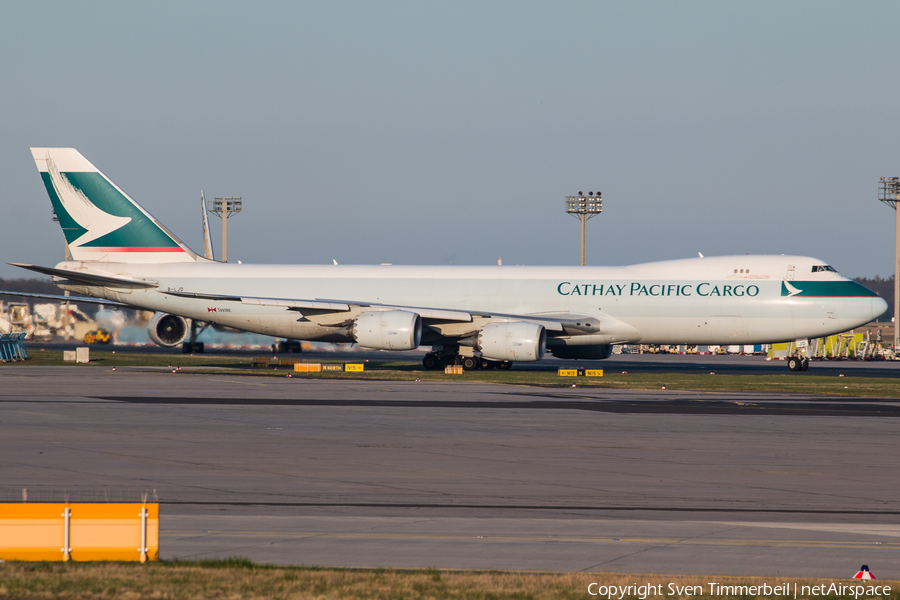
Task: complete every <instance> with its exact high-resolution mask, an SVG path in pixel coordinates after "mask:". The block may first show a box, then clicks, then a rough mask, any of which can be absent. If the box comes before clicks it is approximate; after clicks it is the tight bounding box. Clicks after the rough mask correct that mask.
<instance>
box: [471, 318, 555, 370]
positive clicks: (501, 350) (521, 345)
mask: <svg viewBox="0 0 900 600" xmlns="http://www.w3.org/2000/svg"><path fill="white" fill-rule="evenodd" d="M475 347H476V348H477V349H478V350H480V351H481V356H482V357H483V358H486V359H488V360H500V361H535V360H541V358H543V356H544V350H546V348H547V332H546V331H545V330H544V326H543V325H538V324H537V323H525V322H523V321H516V322H513V323H491V324H490V325H485V326H484V327H483V328H482V329H481V331H479V332H478V335H477V336H476V338H475Z"/></svg>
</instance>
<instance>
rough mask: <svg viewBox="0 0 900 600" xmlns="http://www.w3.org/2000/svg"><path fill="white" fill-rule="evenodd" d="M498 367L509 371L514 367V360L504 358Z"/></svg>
mask: <svg viewBox="0 0 900 600" xmlns="http://www.w3.org/2000/svg"><path fill="white" fill-rule="evenodd" d="M497 368H498V369H503V370H504V371H509V370H510V369H512V361H509V360H504V361H503V362H502V363H500V364H499V365H497Z"/></svg>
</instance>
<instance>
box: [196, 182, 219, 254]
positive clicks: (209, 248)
mask: <svg viewBox="0 0 900 600" xmlns="http://www.w3.org/2000/svg"><path fill="white" fill-rule="evenodd" d="M200 212H202V213H203V252H204V256H206V258H208V259H209V260H216V256H215V253H213V245H212V236H211V235H210V233H209V211H208V210H206V196H204V195H203V190H200Z"/></svg>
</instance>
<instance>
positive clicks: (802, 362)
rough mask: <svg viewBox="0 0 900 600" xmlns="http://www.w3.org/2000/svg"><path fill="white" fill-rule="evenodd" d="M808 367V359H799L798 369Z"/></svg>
mask: <svg viewBox="0 0 900 600" xmlns="http://www.w3.org/2000/svg"><path fill="white" fill-rule="evenodd" d="M808 368H809V359H808V358H803V359H801V360H800V370H801V371H805V370H807V369H808Z"/></svg>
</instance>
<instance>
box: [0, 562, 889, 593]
mask: <svg viewBox="0 0 900 600" xmlns="http://www.w3.org/2000/svg"><path fill="white" fill-rule="evenodd" d="M851 570H852V568H851ZM592 583H596V584H597V585H600V586H617V587H620V588H621V587H625V586H631V585H637V586H640V585H651V586H656V589H655V591H656V592H660V591H661V592H662V594H661V595H660V594H655V595H654V594H648V592H649V590H648V589H645V591H644V593H643V595H645V597H646V598H647V599H648V600H649V599H654V600H656V599H659V598H667V599H670V600H675V599H679V598H688V597H694V598H696V596H698V595H699V594H696V591H697V590H694V592H695V594H694V595H693V596H691V595H690V594H688V593H686V592H687V590H686V587H685V586H701V589H702V592H703V593H702V597H703V598H706V599H711V600H718V599H719V598H727V599H728V600H735V599H740V600H750V599H751V598H763V597H771V598H773V599H775V598H779V599H782V598H792V597H793V593H791V594H790V595H789V596H788V595H780V596H775V595H770V596H765V595H763V594H760V593H756V594H747V593H727V594H723V593H721V591H722V590H721V589H718V591H719V592H720V593H716V591H717V588H711V587H710V583H717V584H719V585H721V586H748V587H749V586H761V585H763V584H764V583H767V584H769V585H770V586H776V585H784V584H785V583H787V584H789V585H790V586H791V587H790V589H791V590H793V585H794V584H796V585H797V592H798V593H797V598H810V599H813V598H815V599H817V600H821V598H822V596H825V594H822V595H814V594H813V593H812V592H811V588H812V586H823V585H824V586H826V587H825V588H822V589H825V590H827V586H829V585H831V584H837V585H839V586H840V585H849V586H857V585H863V586H874V585H880V586H889V587H890V592H889V593H887V594H884V593H882V594H881V595H877V596H873V595H871V594H870V595H860V596H858V597H857V599H856V600H859V598H884V599H891V600H900V593H898V589H900V582H893V583H892V582H885V581H865V582H864V581H858V580H851V579H833V580H829V579H810V578H802V579H801V578H784V577H771V578H761V577H722V576H699V575H696V576H695V575H691V576H685V575H644V574H617V573H554V572H548V573H531V572H516V571H452V570H438V569H421V570H398V569H340V568H318V567H277V566H268V565H257V564H254V563H252V562H251V561H249V560H246V559H239V558H232V559H225V560H208V561H198V562H177V561H176V562H158V563H147V564H143V565H141V564H139V563H100V562H96V563H50V562H44V563H20V562H7V563H3V564H0V597H4V598H21V599H23V600H31V599H73V598H77V599H82V600H95V599H96V600H118V599H123V600H125V599H127V600H132V599H135V598H167V599H168V598H171V599H185V600H188V599H194V598H204V599H218V598H223V599H224V598H227V599H247V600H257V599H259V600H263V599H265V600H279V599H307V598H309V599H313V598H314V599H317V600H328V599H332V598H334V599H341V600H354V599H366V600H382V599H383V600H404V599H426V598H427V599H447V600H457V599H458V600H463V599H473V600H505V599H510V600H513V599H514V600H527V599H530V600H544V599H546V600H550V599H553V600H557V599H563V600H564V599H569V598H573V599H574V598H579V599H584V598H591V597H596V596H591V595H590V594H589V593H588V586H589V585H590V584H592ZM659 586H661V588H660V587H659ZM803 586H807V588H809V589H810V592H809V593H807V594H803V593H802V592H803V591H804V587H803ZM592 589H593V590H595V591H596V589H597V588H596V586H595V587H593V588H592ZM838 589H840V588H838ZM635 591H637V590H635ZM727 591H728V592H734V591H735V590H733V589H728V590H727ZM737 591H738V592H741V591H751V590H741V589H738V590H737ZM757 591H758V590H757ZM844 591H845V593H843V594H836V595H827V597H828V598H829V599H837V598H853V592H850V591H847V590H844ZM881 591H882V592H884V591H886V590H884V589H883V588H882V590H881ZM641 595H642V594H641V593H640V592H638V593H625V594H624V595H622V596H621V597H622V600H625V599H629V600H630V599H636V598H640V596H641ZM603 597H606V596H605V595H604V596H603ZM615 597H616V598H619V597H620V596H619V594H616V596H615Z"/></svg>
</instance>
